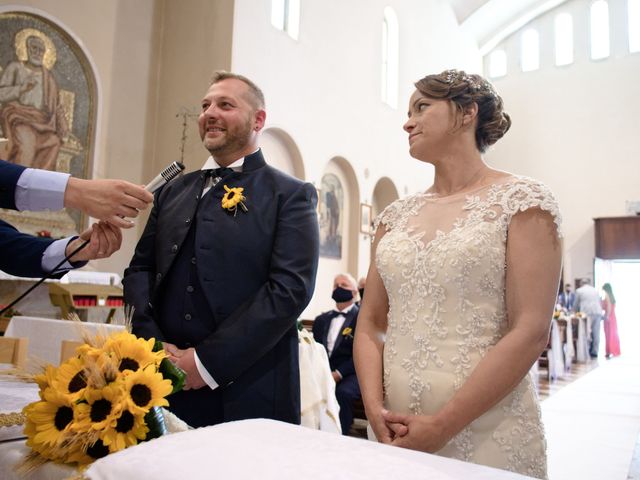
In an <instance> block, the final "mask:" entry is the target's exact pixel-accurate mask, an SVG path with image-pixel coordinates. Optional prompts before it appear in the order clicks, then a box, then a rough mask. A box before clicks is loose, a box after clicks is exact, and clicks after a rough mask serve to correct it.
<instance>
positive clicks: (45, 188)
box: [14, 168, 84, 272]
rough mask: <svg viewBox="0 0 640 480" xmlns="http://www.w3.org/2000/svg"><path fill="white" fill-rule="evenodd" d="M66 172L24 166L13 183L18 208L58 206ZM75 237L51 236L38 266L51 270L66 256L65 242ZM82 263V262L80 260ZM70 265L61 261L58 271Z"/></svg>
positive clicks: (50, 208) (66, 177) (32, 208)
mask: <svg viewBox="0 0 640 480" xmlns="http://www.w3.org/2000/svg"><path fill="white" fill-rule="evenodd" d="M69 177H70V175H69V174H68V173H60V172H52V171H50V170H39V169H35V168H27V169H26V170H24V171H23V172H22V174H21V175H20V178H18V182H17V183H16V190H15V197H14V201H15V204H16V208H17V209H18V210H20V211H23V210H29V211H32V212H37V211H42V210H61V209H62V208H63V207H64V191H65V190H66V188H67V182H68V181H69ZM74 238H76V237H68V238H63V239H60V240H55V241H54V242H52V243H51V245H49V246H48V247H47V248H46V250H45V251H44V252H43V253H42V260H41V261H40V266H41V267H42V269H43V270H44V271H45V272H51V271H52V270H53V268H54V267H55V266H56V265H58V264H59V263H60V262H61V261H63V260H64V259H65V257H66V254H65V252H66V249H67V245H68V243H69V242H70V241H71V240H73V239H74ZM83 265H84V263H83ZM72 268H74V266H73V265H71V264H70V263H69V262H65V263H64V264H63V265H62V266H61V267H60V268H59V269H58V272H63V271H65V270H71V269H72Z"/></svg>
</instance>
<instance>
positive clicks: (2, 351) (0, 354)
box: [0, 337, 29, 367]
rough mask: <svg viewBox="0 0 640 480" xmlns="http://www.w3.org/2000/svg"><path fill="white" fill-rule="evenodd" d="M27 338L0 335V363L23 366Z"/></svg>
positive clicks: (25, 357) (25, 361)
mask: <svg viewBox="0 0 640 480" xmlns="http://www.w3.org/2000/svg"><path fill="white" fill-rule="evenodd" d="M28 348H29V340H28V339H26V338H11V337H0V363H11V364H13V365H15V366H16V367H24V366H25V365H26V363H27V349H28Z"/></svg>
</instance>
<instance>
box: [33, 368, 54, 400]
mask: <svg viewBox="0 0 640 480" xmlns="http://www.w3.org/2000/svg"><path fill="white" fill-rule="evenodd" d="M57 373H58V369H57V368H56V367H54V366H53V365H51V364H48V365H47V366H46V367H45V369H44V372H42V373H40V374H38V375H34V376H33V381H34V382H36V383H37V384H38V387H39V388H38V393H39V394H40V398H41V399H42V400H44V392H45V390H46V389H47V388H49V387H50V386H51V385H52V384H53V381H54V379H55V378H56V375H57Z"/></svg>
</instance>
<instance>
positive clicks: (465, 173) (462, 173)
mask: <svg viewBox="0 0 640 480" xmlns="http://www.w3.org/2000/svg"><path fill="white" fill-rule="evenodd" d="M435 169H436V171H435V177H434V180H433V186H432V187H431V188H430V189H429V190H428V192H429V193H433V194H436V195H440V196H445V195H453V194H455V193H458V192H461V191H463V190H467V189H469V188H472V187H474V186H475V185H478V184H479V183H481V181H482V179H483V178H484V176H485V174H486V173H487V172H488V171H489V167H488V166H487V164H486V163H484V160H482V157H481V156H480V154H478V155H477V156H471V157H466V158H460V157H457V158H454V157H448V158H443V159H442V160H441V161H439V162H438V163H436V164H435Z"/></svg>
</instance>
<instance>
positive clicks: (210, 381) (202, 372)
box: [193, 349, 219, 390]
mask: <svg viewBox="0 0 640 480" xmlns="http://www.w3.org/2000/svg"><path fill="white" fill-rule="evenodd" d="M193 359H194V360H195V362H196V368H197V369H198V373H199V374H200V376H201V377H202V380H204V383H206V384H207V385H209V388H210V389H211V390H215V389H216V388H218V387H219V385H218V382H216V381H215V380H214V379H213V377H212V376H211V375H210V374H209V372H207V369H206V368H204V365H202V362H201V361H200V359H199V358H198V354H197V353H196V351H195V349H194V350H193Z"/></svg>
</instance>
